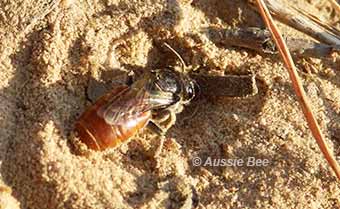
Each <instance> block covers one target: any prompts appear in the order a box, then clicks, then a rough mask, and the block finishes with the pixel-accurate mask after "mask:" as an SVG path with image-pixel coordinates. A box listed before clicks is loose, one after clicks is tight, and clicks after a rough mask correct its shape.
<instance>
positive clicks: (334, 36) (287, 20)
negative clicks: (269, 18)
mask: <svg viewBox="0 0 340 209" xmlns="http://www.w3.org/2000/svg"><path fill="white" fill-rule="evenodd" d="M251 2H252V1H251ZM265 2H266V5H268V8H269V10H270V12H271V13H272V14H273V15H274V17H275V18H276V19H277V20H279V21H280V22H282V23H284V24H286V25H289V26H290V27H292V28H295V29H296V30H298V31H301V32H302V33H305V34H307V35H308V36H310V37H313V38H314V39H316V40H318V41H320V42H321V43H324V44H329V45H340V38H339V34H340V32H339V30H337V29H336V28H334V27H332V26H330V25H327V24H326V23H322V22H321V21H320V20H319V19H318V18H317V17H315V16H313V15H311V14H308V13H307V12H304V11H302V10H301V9H297V8H293V7H290V6H288V5H286V4H282V3H280V2H279V1H277V0H265Z"/></svg>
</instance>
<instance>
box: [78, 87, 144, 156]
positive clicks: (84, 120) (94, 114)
mask: <svg viewBox="0 0 340 209" xmlns="http://www.w3.org/2000/svg"><path fill="white" fill-rule="evenodd" d="M126 88H128V87H126V86H121V87H118V88H116V89H114V90H112V91H111V92H110V93H108V94H106V95H104V96H102V97H101V98H100V99H99V100H98V101H97V102H96V103H95V104H94V105H92V106H91V107H89V108H88V109H87V110H86V111H85V112H84V113H83V114H82V115H81V116H80V118H79V120H78V122H77V123H76V125H75V131H76V132H78V136H79V138H80V140H81V141H82V142H83V143H85V144H86V145H87V147H88V148H91V149H93V150H104V149H106V148H110V147H115V146H117V145H119V144H120V143H122V142H124V141H125V140H127V139H128V138H130V137H132V136H133V135H135V134H136V133H137V132H138V131H139V130H140V129H141V128H143V127H144V126H145V125H146V124H147V123H148V122H149V119H150V118H151V112H150V111H147V112H144V113H141V114H140V115H138V116H136V117H134V118H130V119H127V120H126V121H124V123H122V124H117V125H110V124H107V123H106V122H105V120H104V118H102V117H101V116H100V115H99V114H98V110H99V109H100V108H101V107H103V106H104V105H106V104H107V102H108V101H111V100H112V98H114V97H115V96H116V95H117V94H119V93H120V92H121V91H123V90H126Z"/></svg>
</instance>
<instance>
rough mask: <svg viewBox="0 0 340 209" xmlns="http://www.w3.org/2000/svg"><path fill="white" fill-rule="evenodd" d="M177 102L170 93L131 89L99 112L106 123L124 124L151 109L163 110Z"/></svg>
mask: <svg viewBox="0 0 340 209" xmlns="http://www.w3.org/2000/svg"><path fill="white" fill-rule="evenodd" d="M175 101H177V98H174V97H173V95H172V94H169V93H165V92H162V93H156V92H155V93H149V92H147V91H146V90H145V89H144V88H140V89H136V88H129V89H127V90H125V91H123V92H122V93H121V94H119V95H118V96H116V97H114V98H113V99H112V100H111V101H110V102H109V103H108V104H107V105H105V106H104V107H103V108H101V109H100V110H99V111H98V114H99V115H101V116H102V117H103V118H104V120H105V122H106V123H108V124H111V125H114V124H115V125H117V124H123V123H124V122H125V121H126V120H128V119H131V118H133V117H138V116H139V115H140V114H141V113H144V112H146V111H149V110H151V109H157V108H162V107H164V106H167V105H170V104H173V103H174V102H175Z"/></svg>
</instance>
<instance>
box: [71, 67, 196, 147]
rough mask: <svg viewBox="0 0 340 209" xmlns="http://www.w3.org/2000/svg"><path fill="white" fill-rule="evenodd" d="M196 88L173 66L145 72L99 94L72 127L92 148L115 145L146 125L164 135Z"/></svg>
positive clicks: (190, 80) (193, 94) (192, 96)
mask: <svg viewBox="0 0 340 209" xmlns="http://www.w3.org/2000/svg"><path fill="white" fill-rule="evenodd" d="M195 89H197V84H196V83H195V81H194V80H193V79H191V78H190V77H189V76H188V75H186V74H184V73H181V72H177V71H175V70H173V69H170V68H165V69H156V70H151V71H149V72H145V73H144V74H143V75H142V76H140V78H139V79H137V80H136V81H135V82H133V83H132V85H131V86H127V85H121V86H117V87H115V88H114V89H113V90H111V92H109V93H107V94H106V95H104V96H102V97H101V98H100V99H99V100H98V101H97V102H95V103H94V105H92V106H91V107H89V108H88V109H87V110H86V111H85V112H84V113H83V114H82V115H81V116H80V118H79V120H78V121H77V123H76V125H75V130H76V132H77V133H78V135H79V138H80V140H81V141H82V142H83V143H85V144H86V145H87V147H88V148H91V149H93V150H104V149H107V148H111V147H116V146H117V145H119V144H121V143H122V142H124V141H126V140H127V139H129V138H130V137H132V136H134V135H135V134H136V133H137V132H138V131H139V130H140V129H142V128H144V127H146V126H147V127H148V128H149V129H151V130H152V131H153V132H155V133H157V134H158V135H160V136H164V135H165V133H166V131H167V130H168V129H169V128H170V127H171V126H172V125H173V124H174V122H175V118H176V114H177V113H179V112H181V111H182V110H183V106H184V105H186V104H188V103H189V102H190V101H191V100H192V99H193V98H194V97H195V91H196V90H195Z"/></svg>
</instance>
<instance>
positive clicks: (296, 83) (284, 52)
mask: <svg viewBox="0 0 340 209" xmlns="http://www.w3.org/2000/svg"><path fill="white" fill-rule="evenodd" d="M256 2H257V5H258V8H259V11H260V13H261V16H262V18H263V20H264V22H265V24H266V25H267V27H268V28H269V30H270V32H271V34H272V36H273V39H274V41H275V43H276V45H277V47H278V50H279V52H280V54H281V56H282V58H283V60H284V63H285V65H286V67H287V69H288V73H289V76H290V79H291V80H292V85H293V88H294V91H295V93H296V95H297V98H298V101H299V102H300V105H301V107H302V111H303V113H304V115H305V117H306V120H307V123H308V126H309V128H310V130H311V132H312V134H313V136H314V138H315V140H316V142H317V143H318V145H319V147H320V149H321V151H322V153H323V155H324V156H325V158H326V160H327V162H328V164H329V165H330V166H331V168H332V169H333V171H334V172H335V174H336V176H337V177H338V179H339V180H340V167H339V165H338V163H337V161H336V160H335V158H334V156H333V155H332V154H331V151H330V149H329V148H328V146H327V144H326V142H325V137H324V136H323V134H322V133H321V131H320V128H319V125H318V123H317V121H316V119H315V117H314V115H313V112H312V111H311V108H310V105H309V103H308V98H307V96H306V93H305V91H304V89H303V87H302V84H301V80H300V79H299V76H298V74H297V71H296V67H295V65H294V62H293V59H292V57H291V55H290V53H289V50H288V49H287V45H286V43H285V42H284V41H283V38H282V36H281V34H280V32H279V31H278V29H277V27H276V25H275V24H274V22H273V19H272V18H271V15H270V13H269V10H268V8H267V7H266V5H265V3H264V1H263V0H256Z"/></svg>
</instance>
